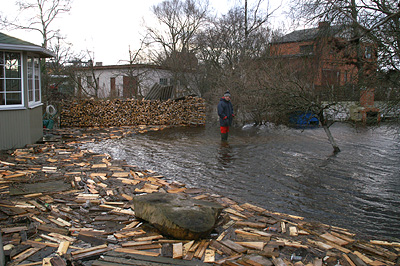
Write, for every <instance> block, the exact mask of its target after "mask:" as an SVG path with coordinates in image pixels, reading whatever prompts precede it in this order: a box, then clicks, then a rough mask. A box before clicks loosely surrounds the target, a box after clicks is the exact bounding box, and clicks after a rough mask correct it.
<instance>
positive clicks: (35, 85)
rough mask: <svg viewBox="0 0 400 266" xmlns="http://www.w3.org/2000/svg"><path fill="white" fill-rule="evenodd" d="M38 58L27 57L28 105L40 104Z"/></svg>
mask: <svg viewBox="0 0 400 266" xmlns="http://www.w3.org/2000/svg"><path fill="white" fill-rule="evenodd" d="M40 87H41V86H40V60H39V58H34V57H28V99H29V105H34V104H40V103H41V94H40V91H41V90H40Z"/></svg>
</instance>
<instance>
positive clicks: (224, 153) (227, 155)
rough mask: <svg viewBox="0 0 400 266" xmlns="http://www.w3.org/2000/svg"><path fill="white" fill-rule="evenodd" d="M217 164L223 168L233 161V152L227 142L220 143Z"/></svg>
mask: <svg viewBox="0 0 400 266" xmlns="http://www.w3.org/2000/svg"><path fill="white" fill-rule="evenodd" d="M217 158H218V162H219V163H221V164H222V165H223V166H228V165H229V164H230V163H232V162H233V160H234V155H233V150H232V147H231V145H229V143H228V142H224V141H221V144H220V146H219V149H218V154H217Z"/></svg>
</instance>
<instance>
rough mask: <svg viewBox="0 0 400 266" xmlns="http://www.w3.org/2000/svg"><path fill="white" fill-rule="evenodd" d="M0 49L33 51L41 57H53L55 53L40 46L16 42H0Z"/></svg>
mask: <svg viewBox="0 0 400 266" xmlns="http://www.w3.org/2000/svg"><path fill="white" fill-rule="evenodd" d="M0 49H2V50H11V51H27V52H34V53H37V54H39V55H40V57H42V58H51V57H55V54H54V53H53V52H51V51H49V50H47V49H45V48H43V47H40V46H30V45H17V44H4V43H0Z"/></svg>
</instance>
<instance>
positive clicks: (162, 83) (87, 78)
mask: <svg viewBox="0 0 400 266" xmlns="http://www.w3.org/2000/svg"><path fill="white" fill-rule="evenodd" d="M74 73H75V77H74V79H75V83H76V84H78V85H77V86H76V88H75V94H76V95H77V96H78V97H96V98H122V99H126V98H137V99H141V98H146V97H147V96H148V95H149V93H150V95H156V94H154V91H155V90H162V91H163V92H165V91H168V92H169V94H168V96H167V98H178V97H182V96H184V95H185V94H193V91H194V90H195V89H194V86H193V85H192V84H190V82H188V83H186V84H182V82H181V81H180V80H176V79H175V78H174V74H173V73H172V72H171V71H170V70H169V69H168V68H166V67H161V66H156V65H149V64H132V65H131V64H127V65H108V66H103V65H102V63H96V64H95V65H90V64H88V65H87V66H84V67H78V68H76V69H75V71H74ZM171 86H172V87H173V88H174V89H171ZM163 94H164V96H165V93H163Z"/></svg>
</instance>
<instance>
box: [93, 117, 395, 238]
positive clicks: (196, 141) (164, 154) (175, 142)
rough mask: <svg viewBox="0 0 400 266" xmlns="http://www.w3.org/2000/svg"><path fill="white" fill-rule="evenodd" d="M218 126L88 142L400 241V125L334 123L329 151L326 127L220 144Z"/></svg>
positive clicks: (243, 198) (186, 178)
mask: <svg viewBox="0 0 400 266" xmlns="http://www.w3.org/2000/svg"><path fill="white" fill-rule="evenodd" d="M218 130H219V128H218V127H217V126H215V125H214V126H211V125H207V126H206V127H200V128H175V129H167V130H164V131H158V132H149V133H146V134H140V135H139V134H138V135H132V136H131V137H128V138H124V139H120V140H107V141H104V142H100V143H95V144H90V145H89V146H88V148H90V149H92V150H95V151H97V152H105V153H108V154H110V155H111V156H112V157H113V158H114V159H124V160H126V161H127V162H128V163H129V164H132V165H137V166H139V167H140V168H142V169H150V170H154V171H157V172H158V173H159V174H161V175H164V176H165V178H166V179H168V180H176V181H179V182H182V183H185V184H186V185H187V187H199V188H205V189H207V190H208V191H210V192H211V193H217V194H220V195H224V196H227V197H230V198H232V199H234V200H237V201H239V202H240V203H244V202H249V203H252V204H255V205H258V206H260V207H263V208H266V209H267V210H271V211H278V212H283V213H288V214H294V215H299V216H304V217H306V218H307V219H309V220H313V221H319V222H322V223H326V224H330V225H335V226H340V227H344V228H348V229H350V230H352V231H353V232H355V233H357V234H359V235H360V236H366V237H373V238H379V239H386V240H395V241H398V239H400V144H399V140H400V135H399V132H400V128H399V126H397V127H395V128H394V127H393V126H388V125H382V126H381V127H378V128H368V127H366V128H365V127H361V128H360V127H358V128H355V127H352V126H351V125H348V124H341V123H336V124H334V125H333V126H332V127H331V131H332V134H333V136H334V138H335V140H336V141H337V143H338V145H339V147H340V148H341V152H340V153H338V154H333V153H332V150H333V149H332V147H331V146H330V144H329V143H328V141H327V137H326V135H325V132H324V130H323V129H322V128H316V129H306V130H300V129H291V128H287V127H274V126H261V127H252V126H244V127H242V128H235V129H232V130H231V132H230V136H229V142H228V144H226V145H222V144H221V141H220V136H219V131H218Z"/></svg>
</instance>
